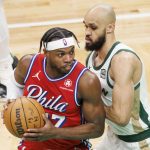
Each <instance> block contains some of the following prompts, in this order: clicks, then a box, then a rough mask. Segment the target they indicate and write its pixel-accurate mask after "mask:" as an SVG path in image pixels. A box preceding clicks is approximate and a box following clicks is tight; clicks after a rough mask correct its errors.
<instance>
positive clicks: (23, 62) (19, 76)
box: [14, 55, 33, 85]
mask: <svg viewBox="0 0 150 150" xmlns="http://www.w3.org/2000/svg"><path fill="white" fill-rule="evenodd" d="M32 57H33V55H25V56H23V57H22V58H21V59H20V60H19V62H18V65H17V67H16V69H15V71H14V78H15V81H16V82H17V83H18V84H20V85H24V80H25V77H26V74H27V70H28V68H29V65H30V61H31V59H32Z"/></svg>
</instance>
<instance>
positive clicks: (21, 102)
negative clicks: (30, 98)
mask: <svg viewBox="0 0 150 150" xmlns="http://www.w3.org/2000/svg"><path fill="white" fill-rule="evenodd" d="M20 101H21V105H22V109H23V114H24V119H25V123H26V128H27V129H28V124H27V119H26V114H25V109H24V107H23V103H22V99H21V98H20Z"/></svg>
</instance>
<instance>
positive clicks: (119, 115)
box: [105, 106, 128, 126]
mask: <svg viewBox="0 0 150 150" xmlns="http://www.w3.org/2000/svg"><path fill="white" fill-rule="evenodd" d="M105 112H106V118H107V119H109V120H110V121H112V122H114V123H116V124H118V125H120V126H125V125H127V124H128V120H127V119H126V117H125V115H126V114H124V113H123V112H122V111H121V109H120V110H117V111H116V109H114V108H113V107H112V106H110V107H107V106H105Z"/></svg>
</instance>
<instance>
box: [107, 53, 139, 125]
mask: <svg viewBox="0 0 150 150" xmlns="http://www.w3.org/2000/svg"><path fill="white" fill-rule="evenodd" d="M109 73H110V76H111V78H112V79H113V81H114V87H113V93H112V105H111V106H110V107H105V111H106V117H107V118H108V119H109V120H111V121H113V122H115V123H117V124H119V125H122V126H125V125H126V124H128V122H129V120H130V117H131V110H132V107H133V102H134V84H135V83H137V82H138V81H139V79H140V76H141V62H140V61H139V59H138V58H137V57H136V56H135V55H134V54H132V53H129V52H128V53H127V52H120V53H119V54H117V55H116V56H114V57H113V59H112V61H111V67H110V71H109Z"/></svg>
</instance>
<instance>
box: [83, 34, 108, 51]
mask: <svg viewBox="0 0 150 150" xmlns="http://www.w3.org/2000/svg"><path fill="white" fill-rule="evenodd" d="M105 41H106V36H105V33H104V34H103V35H102V36H99V37H98V39H97V41H95V42H94V43H91V44H87V43H86V44H85V49H86V50H87V51H97V50H99V49H100V48H101V47H102V46H103V45H104V43H105Z"/></svg>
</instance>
